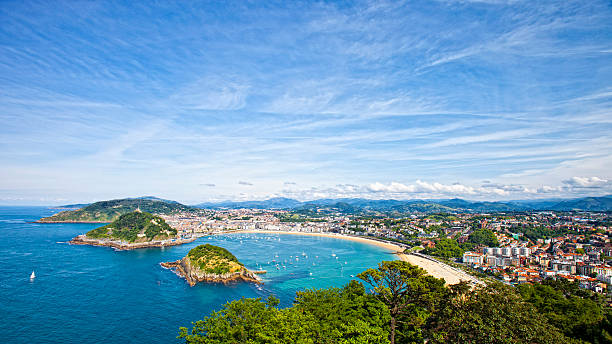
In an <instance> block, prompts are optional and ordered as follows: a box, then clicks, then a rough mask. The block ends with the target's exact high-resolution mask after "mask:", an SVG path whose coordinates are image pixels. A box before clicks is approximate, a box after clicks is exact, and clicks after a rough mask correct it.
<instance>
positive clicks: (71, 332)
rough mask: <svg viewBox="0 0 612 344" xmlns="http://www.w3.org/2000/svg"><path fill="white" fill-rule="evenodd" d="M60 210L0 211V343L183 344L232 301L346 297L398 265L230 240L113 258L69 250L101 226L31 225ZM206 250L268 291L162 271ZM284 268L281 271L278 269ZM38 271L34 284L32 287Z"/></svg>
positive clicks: (360, 246)
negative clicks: (311, 292)
mask: <svg viewBox="0 0 612 344" xmlns="http://www.w3.org/2000/svg"><path fill="white" fill-rule="evenodd" d="M55 212H57V210H53V209H48V208H45V207H0V311H1V312H2V321H0V338H2V341H3V342H4V343H100V342H104V343H131V342H142V341H146V342H149V343H179V342H180V341H179V340H178V339H176V335H177V333H178V328H179V326H190V324H191V322H192V321H196V320H200V319H202V318H204V317H205V316H206V315H208V314H209V313H210V312H211V311H215V310H219V309H220V308H221V306H222V305H223V304H225V303H226V302H228V301H231V300H236V299H240V298H241V297H262V298H265V297H267V296H269V295H271V294H273V295H275V296H276V297H278V298H279V299H280V300H281V306H283V307H286V306H290V305H291V303H292V301H293V298H294V296H295V292H296V291H298V290H303V289H306V288H327V287H333V286H336V287H341V286H343V285H345V284H346V283H348V282H349V281H350V280H351V279H354V277H351V275H353V276H354V275H357V274H358V273H359V272H361V271H363V270H365V269H367V268H370V267H375V266H376V265H377V264H378V263H379V262H380V261H382V260H393V259H395V257H394V256H393V255H392V254H391V253H390V252H389V251H387V250H386V249H384V248H380V247H377V246H374V245H368V244H364V243H361V242H354V241H348V240H342V239H335V238H326V237H314V236H299V235H282V234H267V233H266V234H259V233H257V234H247V233H234V234H225V235H216V236H209V237H204V238H200V239H198V240H197V241H195V242H193V243H190V244H186V245H182V246H175V247H169V248H151V249H140V250H133V251H115V250H113V249H111V248H106V247H92V246H78V245H69V244H67V243H66V242H67V241H68V240H70V239H71V238H72V237H74V236H76V235H78V234H82V233H84V232H86V231H88V230H90V229H93V228H95V227H97V226H99V224H36V223H31V221H35V220H37V219H39V218H40V217H43V216H48V215H50V214H53V213H55ZM203 243H210V244H213V245H217V246H221V247H224V248H227V249H228V250H229V251H230V252H232V253H234V254H235V255H236V257H237V258H238V259H239V260H240V261H241V262H243V263H244V264H245V266H246V267H248V268H250V269H263V270H266V271H267V274H265V275H263V276H264V282H265V283H264V284H263V285H255V284H250V283H236V284H229V285H223V284H198V285H196V286H195V287H189V285H188V284H187V283H186V282H185V280H183V279H181V278H179V277H178V276H177V275H175V274H174V273H173V272H172V271H170V270H167V269H164V268H162V267H161V266H160V265H159V263H160V262H165V261H173V260H177V259H180V258H182V257H183V256H185V255H186V254H187V252H188V251H189V250H190V249H191V248H193V247H195V246H197V245H199V244H203ZM277 264H278V268H277ZM32 271H35V272H36V276H37V277H36V278H35V279H34V280H33V281H30V279H29V276H30V273H31V272H32Z"/></svg>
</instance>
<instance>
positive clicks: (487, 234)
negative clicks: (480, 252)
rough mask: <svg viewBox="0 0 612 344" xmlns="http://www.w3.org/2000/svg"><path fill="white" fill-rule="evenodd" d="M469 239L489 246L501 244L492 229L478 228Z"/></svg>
mask: <svg viewBox="0 0 612 344" xmlns="http://www.w3.org/2000/svg"><path fill="white" fill-rule="evenodd" d="M468 241H469V242H471V243H473V244H476V245H485V246H489V247H497V246H499V241H497V237H496V236H495V233H493V231H491V230H490V229H486V228H485V229H476V230H474V231H473V232H472V234H470V236H469V237H468Z"/></svg>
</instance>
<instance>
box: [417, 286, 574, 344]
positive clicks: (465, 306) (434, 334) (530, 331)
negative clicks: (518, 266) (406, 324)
mask: <svg viewBox="0 0 612 344" xmlns="http://www.w3.org/2000/svg"><path fill="white" fill-rule="evenodd" d="M446 297H447V300H445V301H444V302H443V304H442V305H441V307H440V309H439V311H438V312H437V313H436V314H435V315H434V317H433V318H432V320H431V323H430V326H429V329H428V330H429V331H428V334H429V337H430V340H429V343H449V344H454V343H473V344H477V343H478V344H511V343H512V344H531V343H540V344H556V343H573V342H574V341H572V340H571V339H570V338H567V337H565V336H564V335H563V334H562V333H560V332H559V331H558V330H557V329H556V328H555V327H553V326H551V325H550V324H549V323H548V322H547V321H546V318H545V317H543V316H542V315H541V314H540V313H538V311H537V310H536V309H535V308H534V307H533V306H531V305H529V304H527V303H525V302H524V301H523V300H522V299H521V297H520V296H519V295H518V294H517V293H516V292H515V291H514V290H513V289H512V287H508V286H504V285H501V284H491V285H488V286H486V287H480V288H478V289H476V290H473V291H468V290H467V289H466V288H465V286H463V287H456V288H455V289H454V290H453V289H451V291H450V292H449V293H448V294H447V295H446Z"/></svg>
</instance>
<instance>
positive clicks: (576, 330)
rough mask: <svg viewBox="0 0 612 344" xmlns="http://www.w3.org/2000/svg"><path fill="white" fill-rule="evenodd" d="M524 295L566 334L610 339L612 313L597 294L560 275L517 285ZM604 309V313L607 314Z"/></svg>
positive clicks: (604, 341)
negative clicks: (539, 281)
mask: <svg viewBox="0 0 612 344" xmlns="http://www.w3.org/2000/svg"><path fill="white" fill-rule="evenodd" d="M518 291H519V293H520V294H521V296H522V297H523V299H524V300H525V301H526V302H528V303H530V304H532V305H534V306H535V308H536V309H538V311H539V312H540V313H542V314H543V315H544V316H545V317H546V318H547V319H548V321H549V322H550V324H552V325H554V326H555V327H557V328H558V329H559V330H560V331H562V332H563V333H565V335H567V336H569V337H572V338H576V339H582V340H586V341H589V342H591V343H610V342H612V336H611V334H610V332H609V331H610V320H611V319H612V317H610V316H611V315H612V313H611V312H610V311H609V307H608V306H607V304H606V303H605V300H600V299H599V295H597V294H595V293H593V292H591V291H589V290H585V289H581V288H580V287H579V286H578V283H572V282H569V281H566V280H563V279H559V280H552V279H547V280H544V281H543V282H542V283H541V284H534V285H531V284H529V285H528V284H525V285H521V286H519V287H518ZM606 313H607V314H606Z"/></svg>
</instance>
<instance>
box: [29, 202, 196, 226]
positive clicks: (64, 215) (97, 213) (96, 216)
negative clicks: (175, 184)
mask: <svg viewBox="0 0 612 344" xmlns="http://www.w3.org/2000/svg"><path fill="white" fill-rule="evenodd" d="M136 210H140V211H143V212H147V213H153V214H172V213H177V212H185V211H193V210H194V209H192V208H190V207H188V206H186V205H183V204H180V203H177V202H168V201H163V200H154V199H132V198H127V199H115V200H110V201H102V202H96V203H92V204H90V205H88V206H86V207H85V208H82V209H78V210H72V211H62V212H60V213H57V214H55V215H53V216H50V217H45V218H42V219H40V220H39V221H41V222H62V221H65V222H112V221H115V220H116V219H118V218H119V216H121V215H124V214H127V213H131V212H134V211H136Z"/></svg>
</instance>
